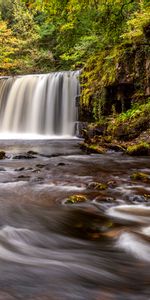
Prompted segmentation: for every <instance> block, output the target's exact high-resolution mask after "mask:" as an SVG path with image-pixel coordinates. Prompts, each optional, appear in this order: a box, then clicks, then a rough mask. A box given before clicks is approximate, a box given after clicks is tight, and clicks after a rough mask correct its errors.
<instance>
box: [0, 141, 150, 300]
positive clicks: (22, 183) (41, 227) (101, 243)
mask: <svg viewBox="0 0 150 300" xmlns="http://www.w3.org/2000/svg"><path fill="white" fill-rule="evenodd" d="M1 150H2V151H4V152H5V158H3V159H2V160H0V208H1V209H0V225H1V228H0V265H1V268H0V299H2V300H16V299H19V300H25V299H28V300H31V299H32V300H105V299H106V300H129V299H130V300H134V299H135V300H148V299H150V271H149V264H150V248H149V240H150V206H149V204H150V187H149V182H150V180H149V177H150V160H149V158H148V157H144V156H143V157H129V156H126V155H125V154H123V153H120V152H117V153H116V152H114V151H109V152H107V153H105V154H90V155H88V154H86V153H85V152H84V151H82V150H81V149H80V147H79V140H78V139H72V140H57V141H56V140H54V141H53V140H51V141H48V140H47V141H46V140H41V141H13V140H11V141H7V140H6V141H1ZM139 173H140V174H146V178H147V179H146V180H143V179H142V178H141V177H138V176H135V174H139ZM71 196H80V199H81V198H82V199H83V198H84V201H68V199H72V198H71Z"/></svg>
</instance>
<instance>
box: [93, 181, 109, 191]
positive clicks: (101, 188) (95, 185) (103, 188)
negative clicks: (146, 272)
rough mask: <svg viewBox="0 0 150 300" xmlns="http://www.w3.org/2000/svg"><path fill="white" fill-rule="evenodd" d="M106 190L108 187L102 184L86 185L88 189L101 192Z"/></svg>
mask: <svg viewBox="0 0 150 300" xmlns="http://www.w3.org/2000/svg"><path fill="white" fill-rule="evenodd" d="M107 188H108V185H107V184H106V183H102V182H90V183H89V184H88V189H94V190H99V191H103V190H106V189H107Z"/></svg>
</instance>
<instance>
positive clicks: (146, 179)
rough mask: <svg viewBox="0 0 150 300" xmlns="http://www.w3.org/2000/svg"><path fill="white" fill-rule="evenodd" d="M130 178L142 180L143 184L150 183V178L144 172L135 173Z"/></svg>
mask: <svg viewBox="0 0 150 300" xmlns="http://www.w3.org/2000/svg"><path fill="white" fill-rule="evenodd" d="M130 178H131V179H132V180H140V181H142V182H145V183H150V176H149V175H148V174H145V173H142V172H136V173H133V174H132V175H131V176H130Z"/></svg>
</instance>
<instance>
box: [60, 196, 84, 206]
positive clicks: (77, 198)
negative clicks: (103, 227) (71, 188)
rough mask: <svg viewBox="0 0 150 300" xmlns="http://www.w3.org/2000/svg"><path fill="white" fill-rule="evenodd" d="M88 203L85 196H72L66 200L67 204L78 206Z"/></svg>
mask: <svg viewBox="0 0 150 300" xmlns="http://www.w3.org/2000/svg"><path fill="white" fill-rule="evenodd" d="M85 201H87V197H86V196H85V195H72V196H69V197H68V199H67V200H66V202H65V203H66V204H76V203H82V202H85Z"/></svg>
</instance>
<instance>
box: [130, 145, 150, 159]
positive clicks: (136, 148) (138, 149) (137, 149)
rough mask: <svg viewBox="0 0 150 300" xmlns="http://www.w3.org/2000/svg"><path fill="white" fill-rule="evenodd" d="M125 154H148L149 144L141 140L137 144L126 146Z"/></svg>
mask: <svg viewBox="0 0 150 300" xmlns="http://www.w3.org/2000/svg"><path fill="white" fill-rule="evenodd" d="M127 154H129V155H133V156H134V155H135V156H136V155H137V156H139V155H149V154H150V145H149V144H148V143H145V142H141V143H139V144H136V145H133V146H129V147H128V148H127Z"/></svg>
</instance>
